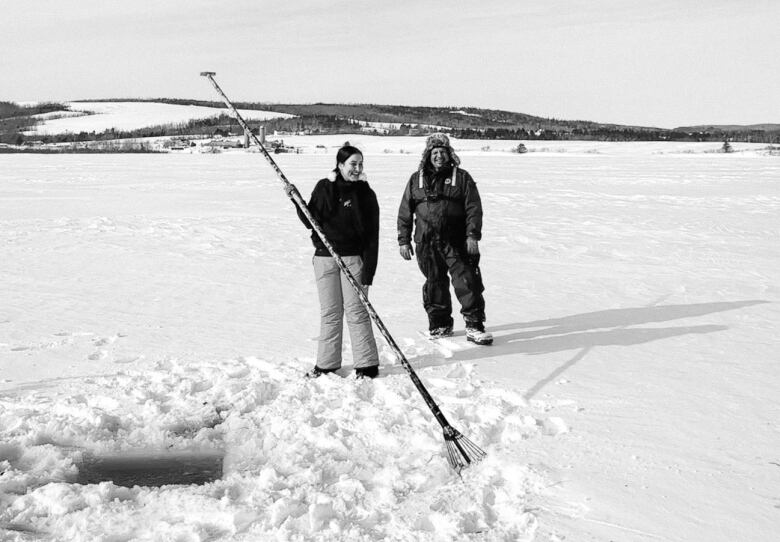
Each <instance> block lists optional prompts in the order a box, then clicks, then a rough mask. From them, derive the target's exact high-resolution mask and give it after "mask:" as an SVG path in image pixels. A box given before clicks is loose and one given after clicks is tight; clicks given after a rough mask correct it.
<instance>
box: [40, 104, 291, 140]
mask: <svg viewBox="0 0 780 542" xmlns="http://www.w3.org/2000/svg"><path fill="white" fill-rule="evenodd" d="M67 105H68V106H69V107H70V111H61V112H52V113H43V114H41V115H38V118H39V119H40V120H41V121H42V122H41V124H39V125H38V126H36V127H35V129H34V130H30V131H29V132H25V133H26V135H28V136H36V135H53V134H63V133H67V132H72V133H76V134H77V133H79V132H87V133H89V132H97V133H100V132H104V131H106V130H111V129H115V130H126V131H130V130H138V129H140V128H146V127H149V126H160V125H164V124H186V123H187V122H189V121H190V120H192V119H205V118H209V117H218V116H219V115H221V114H224V113H225V112H226V110H225V109H224V108H216V107H202V106H197V105H176V104H166V103H158V102H68V103H67ZM240 113H241V116H243V117H244V118H245V119H247V120H267V119H274V118H289V117H292V116H293V115H288V114H287V113H277V112H273V111H256V110H248V109H247V110H244V109H242V110H240Z"/></svg>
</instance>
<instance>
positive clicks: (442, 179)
mask: <svg viewBox="0 0 780 542" xmlns="http://www.w3.org/2000/svg"><path fill="white" fill-rule="evenodd" d="M453 172H454V178H453ZM421 175H422V177H423V180H422V182H420V176H421ZM413 224H414V242H415V251H416V252H417V264H418V265H419V267H420V271H422V273H423V275H425V284H424V285H423V306H424V307H425V311H426V312H427V313H428V323H429V329H435V328H438V327H446V326H452V325H453V320H452V301H451V299H450V278H449V277H448V276H447V273H448V272H449V274H450V276H451V277H452V286H453V288H454V290H455V295H456V296H457V298H458V301H459V302H460V304H461V311H460V312H461V314H462V315H463V318H464V319H465V320H466V323H467V324H468V323H482V322H484V321H485V299H484V298H483V296H482V292H483V291H484V290H485V288H484V286H483V285H482V277H481V275H480V271H479V255H474V256H472V255H469V254H468V252H467V251H466V238H467V237H471V238H473V239H475V240H476V241H479V240H480V239H481V238H482V202H481V201H480V198H479V191H478V190H477V185H476V183H475V182H474V179H472V178H471V175H469V173H468V172H467V171H465V170H463V169H461V168H459V167H453V166H452V165H450V166H449V167H444V168H441V169H440V170H439V171H434V170H433V168H430V169H428V168H426V169H425V170H423V171H418V172H416V173H413V174H412V176H411V177H410V178H409V183H408V184H407V185H406V189H405V190H404V194H403V197H402V199H401V205H400V207H399V209H398V244H399V245H401V246H403V245H409V246H411V240H412V227H413Z"/></svg>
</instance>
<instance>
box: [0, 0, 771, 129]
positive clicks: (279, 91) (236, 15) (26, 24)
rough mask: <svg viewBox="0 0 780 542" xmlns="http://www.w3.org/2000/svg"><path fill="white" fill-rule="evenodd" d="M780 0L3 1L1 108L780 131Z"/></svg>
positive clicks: (0, 14) (0, 20)
mask: <svg viewBox="0 0 780 542" xmlns="http://www.w3.org/2000/svg"><path fill="white" fill-rule="evenodd" d="M778 27H780V1H776V0H643V1H633V0H560V1H545V0H537V1H535V2H528V1H524V0H498V1H490V0H450V1H448V2H427V1H424V0H392V1H390V0H383V1H379V0H376V1H375V0H367V1H358V0H352V1H349V2H347V1H341V0H335V1H327V2H326V1H315V0H294V1H279V0H276V1H266V0H254V1H252V0H231V1H230V2H220V1H216V0H214V1H209V0H187V1H180V0H168V1H164V2H163V1H158V0H134V1H132V2H129V1H117V0H78V1H74V0H24V1H22V0H0V70H2V71H1V72H0V100H13V101H28V100H71V99H94V98H128V97H145V98H156V97H180V98H196V99H217V98H216V96H215V95H214V92H213V89H212V88H211V86H210V85H208V83H207V81H205V80H203V79H201V78H200V77H199V75H198V74H199V73H200V72H201V71H204V70H209V71H216V72H217V80H218V81H219V82H220V84H221V85H222V87H223V88H224V90H225V91H226V92H227V94H228V95H229V96H230V97H231V98H232V99H234V100H247V101H257V102H270V101H278V102H286V103H311V102H318V101H321V102H341V103H368V102H371V103H385V104H403V105H429V106H434V105H443V106H453V107H455V106H458V107H461V106H476V107H487V108H495V109H507V110H511V111H517V112H522V113H529V114H533V115H540V116H545V117H557V118H563V119H583V120H594V121H599V122H615V123H620V124H637V125H646V126H660V127H667V128H671V127H675V126H683V125H691V124H704V123H717V124H726V123H730V124H753V123H762V122H774V123H778V122H780V106H778V102H777V96H779V95H780V69H778V56H777V55H778V51H780V32H778V30H777V28H778Z"/></svg>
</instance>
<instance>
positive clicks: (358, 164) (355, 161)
mask: <svg viewBox="0 0 780 542" xmlns="http://www.w3.org/2000/svg"><path fill="white" fill-rule="evenodd" d="M339 172H340V173H341V176H342V177H344V179H345V180H347V181H357V180H358V179H359V178H360V174H361V173H363V155H362V154H357V153H355V154H353V155H352V156H350V157H349V158H347V161H346V162H344V163H343V164H339Z"/></svg>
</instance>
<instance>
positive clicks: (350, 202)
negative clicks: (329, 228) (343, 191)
mask: <svg viewBox="0 0 780 542" xmlns="http://www.w3.org/2000/svg"><path fill="white" fill-rule="evenodd" d="M344 207H352V200H351V199H348V200H347V201H345V202H344Z"/></svg>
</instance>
